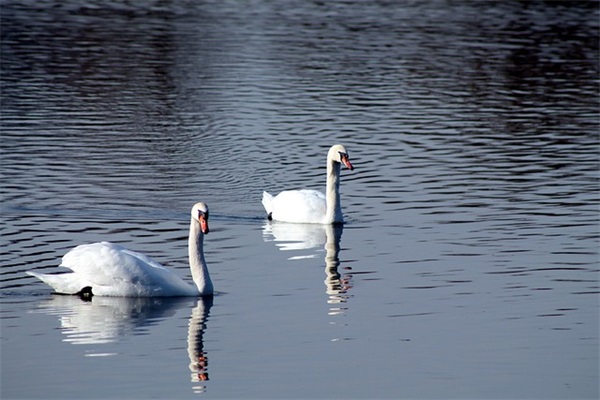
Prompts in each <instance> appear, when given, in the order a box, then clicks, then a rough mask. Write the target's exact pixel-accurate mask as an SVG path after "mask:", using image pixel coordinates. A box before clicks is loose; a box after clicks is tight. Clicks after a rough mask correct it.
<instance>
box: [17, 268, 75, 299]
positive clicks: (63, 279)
mask: <svg viewBox="0 0 600 400" xmlns="http://www.w3.org/2000/svg"><path fill="white" fill-rule="evenodd" d="M25 273H26V274H27V275H31V276H34V277H36V278H38V279H39V280H41V281H42V282H44V283H45V284H46V285H48V286H50V287H51V288H52V289H54V291H55V292H56V293H60V294H76V293H77V292H79V291H81V290H82V287H81V283H80V282H79V280H78V279H72V278H73V277H74V275H75V274H73V273H65V274H40V273H38V272H33V271H25Z"/></svg>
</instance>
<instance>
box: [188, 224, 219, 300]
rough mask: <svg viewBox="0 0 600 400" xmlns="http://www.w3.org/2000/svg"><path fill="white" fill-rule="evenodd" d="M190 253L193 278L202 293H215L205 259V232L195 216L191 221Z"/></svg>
mask: <svg viewBox="0 0 600 400" xmlns="http://www.w3.org/2000/svg"><path fill="white" fill-rule="evenodd" d="M188 254H189V258H190V270H191V271H192V279H193V280H194V283H195V284H196V287H197V288H198V291H199V292H200V294H201V295H211V294H213V284H212V281H211V279H210V275H209V274H208V267H207V266H206V260H205V259H204V234H203V233H202V232H201V230H200V223H198V221H196V220H195V219H193V218H192V219H191V221H190V236H189V240H188Z"/></svg>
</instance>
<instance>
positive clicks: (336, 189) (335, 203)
mask: <svg viewBox="0 0 600 400" xmlns="http://www.w3.org/2000/svg"><path fill="white" fill-rule="evenodd" d="M341 166H342V165H341V164H340V163H339V162H336V161H334V160H332V159H331V158H328V159H327V188H326V191H325V200H326V202H327V211H326V213H325V218H324V220H323V223H325V224H333V223H342V222H344V217H343V215H342V205H341V203H340V168H341Z"/></svg>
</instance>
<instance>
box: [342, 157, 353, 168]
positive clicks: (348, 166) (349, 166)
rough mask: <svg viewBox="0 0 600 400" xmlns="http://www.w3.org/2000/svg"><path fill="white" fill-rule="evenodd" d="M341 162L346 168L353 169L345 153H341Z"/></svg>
mask: <svg viewBox="0 0 600 400" xmlns="http://www.w3.org/2000/svg"><path fill="white" fill-rule="evenodd" d="M342 162H343V163H344V165H345V166H346V168H348V169H349V170H350V171H352V170H354V167H353V166H352V164H351V163H350V159H349V158H348V155H347V154H344V155H342Z"/></svg>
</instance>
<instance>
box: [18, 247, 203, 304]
mask: <svg viewBox="0 0 600 400" xmlns="http://www.w3.org/2000/svg"><path fill="white" fill-rule="evenodd" d="M61 266H63V267H66V268H69V269H70V270H72V271H73V272H69V273H65V274H54V275H50V274H40V273H35V272H29V274H30V275H33V276H35V277H37V278H39V279H41V280H42V281H44V282H45V283H46V284H48V285H49V286H51V287H52V288H53V289H54V290H55V291H56V292H57V293H64V294H74V293H77V292H79V291H80V290H81V289H82V288H84V287H86V286H91V287H92V288H93V293H94V295H96V296H135V297H160V296H193V295H198V294H199V291H198V289H197V288H196V287H194V286H192V285H190V284H188V283H186V282H185V281H183V280H182V279H181V278H180V277H179V276H177V275H176V274H175V273H173V272H172V271H171V270H169V269H167V268H165V267H163V266H162V265H160V264H159V263H157V262H156V261H154V260H152V259H151V258H149V257H146V256H144V255H143V254H140V253H137V252H135V251H131V250H128V249H126V248H125V247H123V246H120V245H118V244H113V243H109V242H100V243H92V244H83V245H79V246H77V247H75V248H74V249H72V250H71V251H69V252H68V253H67V254H65V255H64V256H63V258H62V263H61Z"/></svg>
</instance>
